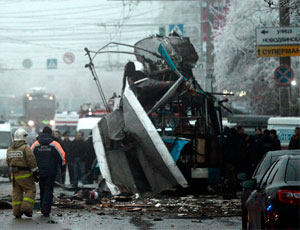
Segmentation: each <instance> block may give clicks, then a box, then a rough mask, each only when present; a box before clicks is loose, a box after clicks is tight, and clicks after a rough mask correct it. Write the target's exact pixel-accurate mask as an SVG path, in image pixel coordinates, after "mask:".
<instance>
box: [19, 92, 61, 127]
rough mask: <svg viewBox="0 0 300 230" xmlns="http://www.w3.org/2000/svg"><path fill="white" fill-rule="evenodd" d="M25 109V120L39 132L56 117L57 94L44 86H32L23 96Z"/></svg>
mask: <svg viewBox="0 0 300 230" xmlns="http://www.w3.org/2000/svg"><path fill="white" fill-rule="evenodd" d="M23 109H24V122H25V123H26V124H27V125H28V126H30V127H31V128H34V129H35V130H36V131H37V132H38V131H39V130H40V129H42V128H43V126H46V125H50V121H51V120H53V119H54V115H55V111H56V103H55V96H54V94H52V93H48V92H46V90H45V89H44V88H40V87H35V88H31V89H29V91H28V92H27V93H26V94H25V96H24V97H23ZM52 122H53V121H52Z"/></svg>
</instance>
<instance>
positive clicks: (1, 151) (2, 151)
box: [0, 121, 13, 176]
mask: <svg viewBox="0 0 300 230" xmlns="http://www.w3.org/2000/svg"><path fill="white" fill-rule="evenodd" d="M12 140H13V139H12V135H11V126H10V123H9V122H6V121H0V175H4V176H8V175H9V172H8V166H7V163H6V151H7V148H8V147H9V146H10V144H11V143H12Z"/></svg>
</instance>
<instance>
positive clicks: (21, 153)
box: [6, 128, 39, 218]
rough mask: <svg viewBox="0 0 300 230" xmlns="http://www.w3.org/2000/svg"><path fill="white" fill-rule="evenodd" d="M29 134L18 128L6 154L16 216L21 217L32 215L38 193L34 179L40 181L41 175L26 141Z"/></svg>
mask: <svg viewBox="0 0 300 230" xmlns="http://www.w3.org/2000/svg"><path fill="white" fill-rule="evenodd" d="M27 135H28V134H27V132H26V131H25V130H24V129H22V128H19V129H17V130H16V132H15V133H14V141H13V143H12V144H11V146H10V147H9V148H8V149H7V155H6V162H7V165H8V166H9V169H10V173H11V179H12V183H13V189H12V204H13V214H14V216H15V217H16V218H21V216H22V215H23V214H24V215H25V216H27V217H32V210H33V205H34V199H35V193H36V189H35V183H34V181H38V177H39V172H38V167H37V162H36V159H35V156H34V154H33V152H32V150H31V149H30V147H29V146H28V145H27V143H26V142H25V140H26V136H27Z"/></svg>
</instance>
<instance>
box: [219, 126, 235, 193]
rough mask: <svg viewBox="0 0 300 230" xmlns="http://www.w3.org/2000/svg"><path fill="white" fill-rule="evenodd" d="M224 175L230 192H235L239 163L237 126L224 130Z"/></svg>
mask: <svg viewBox="0 0 300 230" xmlns="http://www.w3.org/2000/svg"><path fill="white" fill-rule="evenodd" d="M224 134H225V138H224V148H223V149H224V153H223V154H224V155H223V156H224V158H223V159H224V175H225V178H226V180H225V187H226V189H227V190H228V192H230V193H231V192H235V191H236V189H237V179H236V174H235V172H236V164H237V142H238V138H237V132H236V129H235V128H231V129H229V128H226V129H225V130H224Z"/></svg>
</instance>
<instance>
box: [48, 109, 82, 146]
mask: <svg viewBox="0 0 300 230" xmlns="http://www.w3.org/2000/svg"><path fill="white" fill-rule="evenodd" d="M78 119H79V115H78V113H77V112H61V113H56V114H55V116H54V121H53V122H52V124H51V125H52V128H53V130H58V131H59V132H60V133H61V135H63V134H64V132H69V136H70V139H71V140H73V139H74V137H75V134H76V128H77V123H78Z"/></svg>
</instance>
